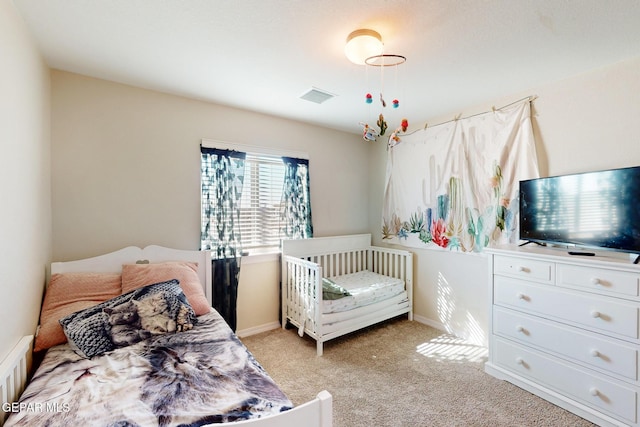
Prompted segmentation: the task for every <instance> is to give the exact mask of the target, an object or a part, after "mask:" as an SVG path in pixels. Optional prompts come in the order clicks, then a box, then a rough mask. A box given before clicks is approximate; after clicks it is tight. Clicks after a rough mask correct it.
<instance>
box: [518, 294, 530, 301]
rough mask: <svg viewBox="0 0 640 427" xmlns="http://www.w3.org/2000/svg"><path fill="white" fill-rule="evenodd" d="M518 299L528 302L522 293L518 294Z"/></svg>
mask: <svg viewBox="0 0 640 427" xmlns="http://www.w3.org/2000/svg"><path fill="white" fill-rule="evenodd" d="M517 296H518V299H521V300H523V301H526V300H528V298H527V296H526V295H525V294H523V293H522V292H518V295H517Z"/></svg>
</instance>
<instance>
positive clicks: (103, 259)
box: [51, 245, 213, 305]
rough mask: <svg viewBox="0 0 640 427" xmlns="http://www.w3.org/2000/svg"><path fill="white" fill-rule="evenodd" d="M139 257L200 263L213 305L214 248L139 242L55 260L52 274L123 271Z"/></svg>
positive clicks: (199, 267) (52, 265)
mask: <svg viewBox="0 0 640 427" xmlns="http://www.w3.org/2000/svg"><path fill="white" fill-rule="evenodd" d="M138 261H149V262H150V263H154V262H165V261H190V262H197V263H198V277H199V278H200V283H202V286H203V288H204V293H205V295H206V297H207V301H209V304H210V305H211V303H212V300H213V295H212V290H211V252H210V251H188V250H182V249H171V248H165V247H162V246H157V245H151V246H147V247H145V248H144V249H140V248H139V247H137V246H129V247H127V248H124V249H120V250H118V251H115V252H111V253H108V254H105V255H99V256H96V257H93V258H86V259H81V260H77V261H66V262H53V263H51V274H55V273H80V272H84V273H90V272H95V273H120V272H121V271H122V264H135V263H136V262H138Z"/></svg>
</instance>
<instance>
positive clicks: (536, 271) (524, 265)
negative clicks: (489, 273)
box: [493, 255, 554, 283]
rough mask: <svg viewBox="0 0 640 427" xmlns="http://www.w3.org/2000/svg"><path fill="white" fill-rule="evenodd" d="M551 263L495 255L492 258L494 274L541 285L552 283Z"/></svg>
mask: <svg viewBox="0 0 640 427" xmlns="http://www.w3.org/2000/svg"><path fill="white" fill-rule="evenodd" d="M553 266H554V265H553V263H551V262H545V261H535V260H530V259H526V258H518V257H509V256H500V255H496V256H495V257H494V258H493V270H494V273H495V274H502V275H506V276H511V277H518V278H521V279H525V280H535V281H538V282H541V283H553V272H554V271H553V270H554V268H553Z"/></svg>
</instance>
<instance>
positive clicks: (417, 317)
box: [413, 314, 449, 333]
mask: <svg viewBox="0 0 640 427" xmlns="http://www.w3.org/2000/svg"><path fill="white" fill-rule="evenodd" d="M413 320H415V321H416V322H418V323H422V324H423V325H427V326H431V327H432V328H434V329H437V330H439V331H443V332H447V333H448V332H449V331H447V328H446V327H445V326H444V325H443V324H442V323H440V322H436V321H434V320H431V319H429V318H427V317H424V316H420V315H418V314H414V315H413Z"/></svg>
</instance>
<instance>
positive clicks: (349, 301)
mask: <svg viewBox="0 0 640 427" xmlns="http://www.w3.org/2000/svg"><path fill="white" fill-rule="evenodd" d="M331 280H333V281H334V282H335V283H336V284H338V285H340V286H342V287H343V288H345V289H347V290H348V291H349V293H350V294H351V296H348V297H344V298H340V299H336V300H324V301H322V313H323V314H329V313H340V312H344V311H349V310H353V309H355V308H358V307H364V306H367V305H371V304H375V303H377V302H379V301H383V300H386V299H388V298H391V297H393V296H396V295H399V294H401V293H402V292H404V290H405V289H404V280H402V279H396V278H393V277H389V276H383V275H382V274H378V273H374V272H372V271H369V270H363V271H359V272H357V273H351V274H345V275H342V276H336V277H331Z"/></svg>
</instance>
